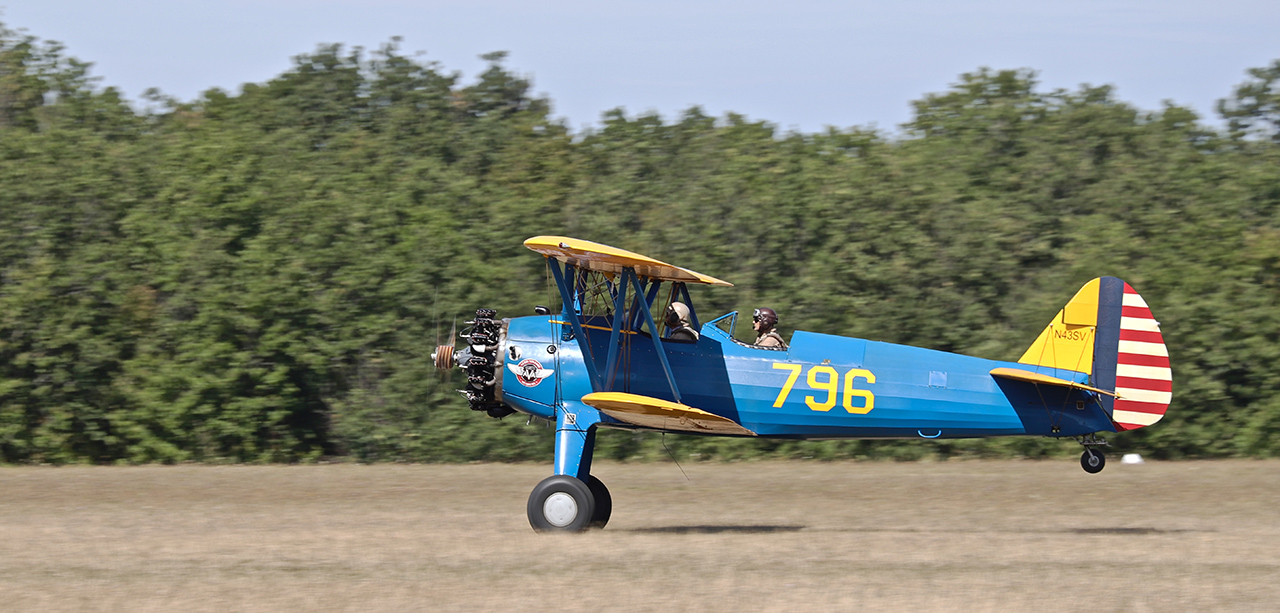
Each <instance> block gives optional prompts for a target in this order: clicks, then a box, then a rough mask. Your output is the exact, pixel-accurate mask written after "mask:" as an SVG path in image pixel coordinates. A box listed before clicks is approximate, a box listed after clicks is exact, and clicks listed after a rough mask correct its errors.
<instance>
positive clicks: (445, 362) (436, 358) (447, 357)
mask: <svg viewBox="0 0 1280 613" xmlns="http://www.w3.org/2000/svg"><path fill="white" fill-rule="evenodd" d="M457 339H458V319H457V318H456V317H455V318H454V319H453V328H452V329H450V330H449V344H448V345H440V344H439V342H440V339H439V337H437V338H436V343H437V344H436V350H435V352H434V353H432V354H431V361H432V362H433V363H435V365H436V368H438V369H440V370H443V371H446V372H447V371H449V370H451V369H453V367H454V365H455V362H454V361H453V352H454V350H455V349H457V347H458V345H457V343H458V340H457Z"/></svg>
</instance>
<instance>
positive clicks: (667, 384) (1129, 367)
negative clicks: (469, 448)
mask: <svg viewBox="0 0 1280 613" xmlns="http://www.w3.org/2000/svg"><path fill="white" fill-rule="evenodd" d="M525 246H527V247H528V248H529V249H532V250H533V251H536V252H538V253H540V254H542V255H543V256H545V257H546V258H547V264H548V268H549V269H550V273H551V276H552V277H553V278H554V280H555V284H556V286H557V287H558V288H559V291H560V298H561V300H562V309H561V312H560V313H558V314H553V313H551V312H550V309H548V308H546V307H538V308H537V309H535V310H536V312H537V315H534V316H528V317H517V318H511V319H498V318H497V313H496V312H494V311H493V310H490V309H480V310H479V311H477V312H476V317H475V320H474V321H470V322H467V323H468V324H469V325H470V328H469V329H466V330H464V331H463V333H462V334H461V335H460V337H461V338H463V339H466V341H467V345H468V346H466V347H464V348H462V349H461V350H459V351H456V352H455V351H454V349H455V347H454V345H453V344H452V342H453V341H450V343H451V344H450V345H445V346H440V347H438V348H437V349H436V352H435V353H434V354H433V356H432V357H433V359H434V361H435V365H436V366H437V367H438V368H441V369H445V370H451V369H453V368H455V367H457V368H461V369H463V370H465V371H466V374H467V379H468V383H467V386H466V388H465V389H463V390H460V391H461V392H462V393H463V394H464V395H465V396H466V397H467V400H468V402H469V403H470V405H471V408H472V409H475V410H478V411H484V412H486V413H488V414H489V415H491V416H493V417H504V416H506V415H510V414H512V413H514V412H517V411H518V412H522V413H527V414H529V415H531V416H536V417H540V418H545V419H548V420H552V421H554V422H555V430H556V435H555V474H554V475H552V476H551V477H548V478H547V479H545V480H543V481H542V482H541V483H539V484H538V485H537V487H535V488H534V489H533V493H532V494H531V495H530V496H529V502H528V507H527V510H528V515H529V523H530V524H531V525H532V526H533V528H534V529H535V530H537V531H540V532H543V531H580V530H586V529H589V528H600V527H603V526H604V525H605V523H607V522H608V521H609V516H610V513H611V511H612V506H613V505H612V499H611V497H610V495H609V490H608V489H606V488H605V486H604V484H603V483H601V482H600V480H599V479H597V478H596V477H595V476H593V475H592V474H591V455H592V449H593V447H594V443H595V434H596V429H597V427H600V426H603V427H607V428H622V429H631V430H650V431H656V432H681V433H694V434H706V435H723V436H745V437H751V436H758V437H771V438H787V439H840V438H849V439H883V438H898V439H901V438H923V439H951V438H972V437H990V436H1018V435H1033V436H1048V437H1072V438H1074V439H1076V440H1077V441H1078V442H1080V443H1081V444H1082V445H1084V446H1085V451H1084V453H1083V455H1082V456H1081V465H1082V466H1083V467H1084V469H1085V470H1086V471H1088V472H1090V473H1096V472H1098V471H1100V470H1102V468H1103V466H1104V464H1105V457H1104V456H1103V454H1102V453H1101V452H1100V451H1099V450H1098V448H1099V447H1101V446H1104V445H1106V442H1105V441H1104V440H1102V439H1101V438H1099V437H1098V433H1101V432H1121V431H1125V430H1132V429H1135V428H1141V427H1143V426H1149V425H1151V424H1154V423H1156V422H1157V421H1159V420H1160V418H1161V417H1162V416H1163V415H1164V413H1165V410H1166V409H1167V408H1168V405H1169V402H1170V400H1171V398H1172V374H1171V371H1170V367H1169V354H1168V351H1167V350H1166V348H1165V345H1164V339H1163V337H1162V336H1161V334H1160V327H1159V324H1158V323H1157V322H1156V320H1155V318H1154V317H1152V315H1151V311H1150V309H1149V308H1148V307H1147V304H1146V302H1145V301H1143V299H1142V297H1141V296H1139V295H1138V294H1137V292H1135V291H1134V290H1133V288H1131V287H1130V286H1129V285H1128V284H1127V283H1125V282H1124V281H1121V280H1120V279H1117V278H1114V277H1102V278H1098V279H1094V280H1092V281H1090V282H1088V283H1087V284H1085V286H1084V287H1083V288H1082V289H1081V290H1080V291H1079V292H1078V293H1076V295H1075V297H1074V298H1072V299H1071V301H1070V302H1068V303H1067V305H1066V306H1065V307H1064V308H1063V309H1062V310H1061V311H1059V312H1058V314H1057V316H1055V317H1054V318H1053V321H1051V322H1050V323H1049V325H1048V326H1047V327H1045V329H1044V331H1043V332H1041V333H1040V336H1039V337H1038V338H1036V340H1035V342H1033V343H1032V344H1031V346H1030V348H1028V349H1027V351H1026V353H1025V354H1023V356H1022V358H1021V359H1019V360H1018V361H1017V362H1001V361H996V360H986V359H981V358H974V357H967V356H962V355H957V354H952V353H946V352H942V351H935V350H931V349H923V348H918V347H909V346H903V345H894V344H891V343H883V342H876V341H868V340H863V339H858V338H847V337H841V336H833V335H828V334H819V333H814V332H803V331H797V332H795V334H794V335H793V336H792V338H791V344H790V346H789V347H787V348H773V347H759V346H754V345H750V344H747V343H744V342H742V341H739V340H737V339H735V338H734V337H733V335H732V331H733V329H734V325H735V323H736V318H737V313H736V312H733V313H729V314H726V315H723V316H721V317H719V318H717V319H714V320H711V321H708V322H706V323H705V324H702V325H700V326H699V323H698V319H697V312H696V310H694V309H693V308H692V307H693V301H692V300H691V299H690V298H691V297H690V295H689V289H688V288H689V286H690V285H697V284H709V285H722V286H728V285H731V284H730V283H727V282H725V281H721V280H719V279H716V278H714V277H710V276H707V275H704V274H701V273H697V272H694V271H691V270H688V269H684V268H680V267H678V266H673V265H670V264H667V263H664V262H660V261H658V260H655V259H652V258H649V257H645V256H643V255H640V254H637V253H632V252H630V251H625V250H622V249H616V248H613V247H609V246H607V245H601V244H598V243H592V242H589V241H583V240H577V239H573V238H568V237H561V236H538V237H534V238H531V239H529V240H527V241H525ZM663 286H666V288H667V291H666V292H665V293H664V292H663V291H662V289H663ZM664 296H665V297H664ZM674 301H680V302H683V303H684V304H685V305H687V306H688V307H689V308H690V316H691V318H692V323H693V326H694V328H695V329H700V331H701V334H700V337H699V338H697V339H696V340H675V339H671V338H665V334H667V333H669V331H668V330H666V329H665V327H664V326H660V325H659V321H656V320H655V318H654V312H658V313H662V312H663V309H665V308H666V306H667V305H668V304H671V303H672V302H674ZM664 302H665V304H664Z"/></svg>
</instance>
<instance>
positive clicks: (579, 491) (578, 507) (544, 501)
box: [527, 475, 608, 532]
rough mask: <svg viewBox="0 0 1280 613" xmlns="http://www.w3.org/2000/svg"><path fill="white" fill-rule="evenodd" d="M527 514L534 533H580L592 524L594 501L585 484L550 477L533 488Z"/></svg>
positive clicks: (558, 477) (563, 477) (594, 511)
mask: <svg viewBox="0 0 1280 613" xmlns="http://www.w3.org/2000/svg"><path fill="white" fill-rule="evenodd" d="M601 487H604V485H603V484H601ZM527 511H528V513H529V525H530V526H533V529H534V530H535V531H537V532H582V531H583V530H586V529H587V528H588V527H590V524H591V523H592V521H594V520H595V513H596V505H595V497H594V496H592V495H591V489H590V488H588V487H587V484H585V483H583V482H581V481H579V480H577V479H575V478H573V477H570V476H568V475H553V476H550V477H547V478H546V479H543V480H542V482H541V483H539V484H538V485H537V487H535V488H533V493H532V494H529V505H528V507H527ZM605 521H608V518H607V517H606V518H605ZM601 525H603V524H601Z"/></svg>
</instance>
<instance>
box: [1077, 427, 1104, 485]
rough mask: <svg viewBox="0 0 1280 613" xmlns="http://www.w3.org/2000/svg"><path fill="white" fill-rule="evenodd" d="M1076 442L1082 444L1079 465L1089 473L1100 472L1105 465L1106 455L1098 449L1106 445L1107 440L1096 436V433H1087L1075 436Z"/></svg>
mask: <svg viewBox="0 0 1280 613" xmlns="http://www.w3.org/2000/svg"><path fill="white" fill-rule="evenodd" d="M1076 442H1078V443H1080V444H1081V445H1084V453H1083V454H1081V455H1080V467H1081V468H1083V469H1084V472H1087V473H1089V474H1091V475H1095V474H1098V473H1100V472H1102V469H1103V468H1104V467H1106V465H1107V456H1105V455H1102V452H1101V451H1099V448H1100V447H1106V446H1107V441H1105V440H1103V439H1101V438H1098V436H1097V435H1096V434H1087V435H1085V436H1081V437H1078V438H1076Z"/></svg>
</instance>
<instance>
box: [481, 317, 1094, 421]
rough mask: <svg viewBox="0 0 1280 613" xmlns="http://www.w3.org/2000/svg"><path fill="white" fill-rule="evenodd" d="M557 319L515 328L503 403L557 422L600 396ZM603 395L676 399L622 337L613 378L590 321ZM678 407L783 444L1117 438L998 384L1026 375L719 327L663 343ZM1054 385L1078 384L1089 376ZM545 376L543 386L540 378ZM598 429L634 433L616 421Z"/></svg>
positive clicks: (853, 343) (652, 355) (874, 347)
mask: <svg viewBox="0 0 1280 613" xmlns="http://www.w3.org/2000/svg"><path fill="white" fill-rule="evenodd" d="M562 321H563V320H562V319H561V318H560V317H559V316H557V315H551V316H534V317H521V318H516V319H512V320H509V323H508V326H507V335H506V344H505V346H504V347H503V355H504V364H503V368H502V382H501V384H502V387H501V400H502V402H504V403H506V404H507V405H509V406H511V407H513V408H515V409H516V410H518V411H521V412H524V413H529V414H532V415H537V416H540V417H546V418H551V419H554V418H555V414H556V411H557V410H559V408H563V407H572V408H573V410H578V409H581V408H582V405H581V403H580V402H578V401H579V399H581V398H582V397H583V396H585V395H587V394H589V393H591V392H592V391H593V388H592V385H591V382H590V375H589V374H588V370H587V368H586V367H585V363H584V357H583V354H582V350H581V349H580V348H579V347H580V345H579V344H578V342H577V341H576V340H571V332H570V329H569V327H568V326H567V325H564V324H563V323H562ZM583 323H584V324H585V332H586V335H587V337H588V338H587V340H588V343H586V345H587V346H588V347H589V348H590V349H589V354H590V356H589V357H590V358H591V359H594V363H595V367H596V368H595V370H596V371H597V372H599V373H601V377H602V378H603V379H604V389H606V390H609V391H620V392H629V393H632V394H640V395H644V396H652V397H656V398H662V399H666V400H677V398H676V392H675V391H674V390H672V387H671V384H670V382H669V381H668V379H667V377H666V375H665V373H664V370H663V368H662V366H661V362H660V360H659V359H658V355H657V353H656V350H655V348H654V346H653V340H652V338H651V337H650V336H648V335H647V334H645V333H643V332H628V333H625V334H624V335H623V339H624V340H623V346H622V348H621V352H620V354H619V357H618V366H617V367H616V368H615V369H614V370H615V372H614V373H612V376H610V374H609V373H606V372H605V370H606V363H605V362H606V356H607V355H608V345H609V340H610V331H611V327H612V322H611V320H609V319H605V318H588V319H586V320H585V321H584V322H583ZM662 343H663V347H664V348H665V352H666V354H667V358H668V360H669V362H670V365H671V371H672V374H673V375H674V379H675V383H676V387H677V389H678V393H679V398H678V400H679V401H680V402H681V403H683V404H685V405H688V406H691V407H695V408H698V409H702V410H704V411H708V412H710V413H714V414H716V415H720V416H722V417H727V418H729V419H731V420H733V421H736V422H738V423H740V424H741V425H742V426H743V427H745V428H747V429H748V430H751V431H753V432H755V433H756V434H757V435H759V436H765V437H777V438H805V439H831V438H921V437H923V438H966V437H986V436H1011V435H1027V434H1031V435H1046V436H1077V435H1083V434H1088V433H1091V432H1098V431H1114V426H1113V425H1112V424H1111V421H1110V419H1109V418H1108V417H1107V415H1106V413H1105V412H1104V411H1103V410H1102V408H1101V407H1100V406H1099V404H1098V402H1097V401H1096V398H1095V397H1094V396H1093V395H1092V393H1091V392H1087V391H1083V390H1078V389H1070V388H1062V387H1053V386H1036V385H1033V384H1030V383H1024V382H1019V381H1011V380H1006V379H1001V378H996V377H993V376H992V375H991V374H989V373H990V371H991V370H992V369H994V368H997V367H1002V366H1005V367H1022V368H1025V367H1023V366H1021V365H1018V364H1014V363H1009V362H1000V361H995V360H986V359H981V358H974V357H968V356H963V355H957V354H953V353H947V352H942V351H935V350H931V349H922V348H918V347H909V346H904V345H894V344H891V343H883V342H876V341H867V340H863V339H856V338H846V337H840V336H832V335H827V334H817V333H812V332H800V331H798V332H796V333H795V334H794V335H793V337H792V339H791V346H790V348H789V349H787V350H775V349H767V348H760V347H753V346H750V345H746V344H743V343H740V342H738V341H735V340H733V339H732V338H731V337H730V336H729V334H728V333H726V332H724V331H723V330H721V329H720V328H718V327H716V326H714V325H706V326H704V327H703V328H702V337H701V338H700V339H699V340H698V341H697V342H696V343H689V342H679V341H671V340H665V341H662ZM1050 374H1053V375H1054V376H1057V377H1061V378H1064V379H1068V380H1071V381H1076V382H1084V381H1085V380H1086V379H1087V378H1088V377H1087V375H1085V374H1083V373H1076V372H1071V371H1061V370H1059V371H1055V372H1052V373H1050ZM539 375H542V376H539ZM601 425H604V426H612V427H627V426H626V425H625V424H621V423H619V422H617V421H616V420H613V419H611V418H609V417H608V416H601Z"/></svg>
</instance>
